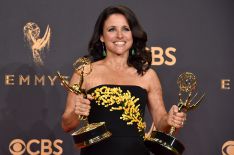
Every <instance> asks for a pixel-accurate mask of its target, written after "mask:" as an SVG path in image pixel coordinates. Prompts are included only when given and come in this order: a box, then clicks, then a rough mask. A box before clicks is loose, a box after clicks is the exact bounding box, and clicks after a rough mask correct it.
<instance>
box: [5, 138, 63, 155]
mask: <svg viewBox="0 0 234 155" xmlns="http://www.w3.org/2000/svg"><path fill="white" fill-rule="evenodd" d="M62 143H63V141H62V140H60V139H56V140H55V141H51V140H50V139H40V140H38V139H31V140H29V141H28V142H27V143H25V142H24V141H23V140H22V139H14V140H12V141H11V142H10V144H9V151H10V153H11V154H12V155H23V154H24V153H25V152H26V153H28V154H30V155H51V154H53V155H55V154H56V155H61V154H62V153H63V148H62V147H61V144H62Z"/></svg>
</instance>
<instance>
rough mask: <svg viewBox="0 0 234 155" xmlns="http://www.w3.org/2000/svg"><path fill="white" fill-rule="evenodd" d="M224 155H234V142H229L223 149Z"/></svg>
mask: <svg viewBox="0 0 234 155" xmlns="http://www.w3.org/2000/svg"><path fill="white" fill-rule="evenodd" d="M222 154H223V155H234V141H227V142H225V143H224V144H223V147H222Z"/></svg>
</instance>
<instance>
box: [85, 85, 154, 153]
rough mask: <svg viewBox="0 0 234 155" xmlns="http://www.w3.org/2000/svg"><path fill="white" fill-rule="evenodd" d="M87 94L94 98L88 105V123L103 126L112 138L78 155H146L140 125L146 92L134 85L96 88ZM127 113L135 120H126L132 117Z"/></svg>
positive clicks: (142, 131)
mask: <svg viewBox="0 0 234 155" xmlns="http://www.w3.org/2000/svg"><path fill="white" fill-rule="evenodd" d="M88 94H92V96H94V98H95V99H94V100H92V101H91V109H90V115H89V117H88V120H89V122H90V123H94V122H103V121H104V122H106V126H107V129H108V130H109V131H110V132H111V133H112V136H111V137H110V138H109V139H106V140H104V141H101V142H99V143H97V144H94V145H91V146H89V147H87V148H83V149H81V155H149V152H148V150H147V149H146V147H145V145H144V141H143V136H144V128H143V126H144V124H142V122H143V118H144V111H145V105H146V103H147V102H148V99H147V91H146V90H145V89H143V88H142V87H139V86H135V85H99V86H96V87H94V88H91V89H90V90H88ZM114 102H115V103H114ZM127 102H128V103H127ZM117 103H118V104H117ZM128 105H131V106H128ZM105 106H106V107H105ZM113 107H114V108H113ZM121 107H125V110H123V108H121ZM132 107H133V108H132ZM111 108H112V110H110V109H111ZM121 109H122V110H121ZM131 109H132V110H131ZM134 109H135V110H134ZM128 111H131V112H130V113H132V114H133V115H134V116H133V117H134V118H137V119H135V120H134V119H128V118H129V117H130V115H131V114H129V113H128ZM134 111H135V112H134ZM124 112H125V113H124ZM139 114H140V115H139ZM121 117H122V118H121ZM133 117H132V118H133ZM124 118H125V120H124ZM126 119H127V120H126ZM141 119H142V120H141ZM136 120H137V121H136ZM131 121H132V124H131ZM128 122H130V125H127V123H128Z"/></svg>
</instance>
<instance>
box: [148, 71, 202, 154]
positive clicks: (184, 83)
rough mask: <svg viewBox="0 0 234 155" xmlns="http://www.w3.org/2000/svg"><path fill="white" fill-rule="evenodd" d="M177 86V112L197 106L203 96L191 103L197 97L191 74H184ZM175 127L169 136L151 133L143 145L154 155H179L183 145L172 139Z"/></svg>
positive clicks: (194, 81)
mask: <svg viewBox="0 0 234 155" xmlns="http://www.w3.org/2000/svg"><path fill="white" fill-rule="evenodd" d="M177 84H178V86H179V89H180V90H179V103H178V108H179V111H183V110H185V111H187V112H188V111H190V110H192V109H195V108H196V107H198V106H199V103H201V101H202V99H203V98H204V96H205V94H203V95H202V96H201V97H200V98H199V99H198V100H197V101H196V102H195V103H192V101H193V100H194V99H195V97H196V96H197V93H195V95H193V94H194V91H195V90H196V86H197V81H196V77H195V75H194V74H193V73H189V72H185V73H183V74H181V75H180V76H179V77H178V79H177ZM174 132H175V127H171V129H170V132H169V134H166V133H163V132H160V131H152V133H151V135H150V136H148V137H146V138H145V140H144V143H145V145H146V147H147V148H148V149H149V150H150V151H151V152H153V153H154V154H155V155H181V154H182V153H183V151H184V149H185V148H184V146H183V144H182V143H181V142H180V141H178V140H177V139H176V138H175V137H173V133H174Z"/></svg>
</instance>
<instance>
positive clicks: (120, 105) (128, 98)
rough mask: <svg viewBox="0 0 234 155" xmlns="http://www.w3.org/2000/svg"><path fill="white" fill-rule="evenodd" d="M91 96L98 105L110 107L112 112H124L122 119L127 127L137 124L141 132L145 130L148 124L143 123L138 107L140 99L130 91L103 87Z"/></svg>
mask: <svg viewBox="0 0 234 155" xmlns="http://www.w3.org/2000/svg"><path fill="white" fill-rule="evenodd" d="M91 95H92V96H93V97H94V99H95V100H96V102H97V104H98V105H102V106H104V107H110V111H115V110H123V113H122V116H121V117H120V119H122V120H124V121H127V125H133V123H136V124H137V129H138V131H139V132H140V131H143V130H144V129H145V127H146V124H145V122H143V118H142V116H141V114H140V110H139V106H140V104H138V105H136V102H137V101H138V100H139V98H135V96H132V95H131V92H130V91H128V90H127V92H126V93H124V92H123V91H122V89H121V88H120V87H113V88H110V87H107V86H102V87H101V88H96V89H95V91H94V92H93V93H92V94H91Z"/></svg>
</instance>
